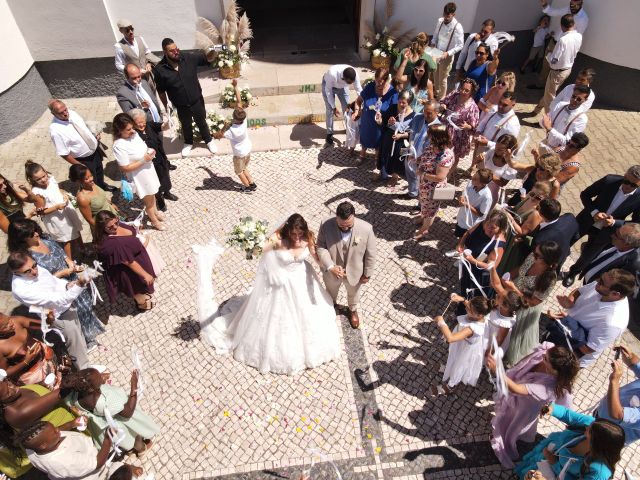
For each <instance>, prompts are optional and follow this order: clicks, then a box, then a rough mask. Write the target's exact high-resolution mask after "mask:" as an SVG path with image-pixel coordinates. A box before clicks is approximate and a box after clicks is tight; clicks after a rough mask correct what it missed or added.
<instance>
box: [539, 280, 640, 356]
mask: <svg viewBox="0 0 640 480" xmlns="http://www.w3.org/2000/svg"><path fill="white" fill-rule="evenodd" d="M634 288H635V277H634V276H633V275H632V274H631V273H629V272H627V271H625V270H622V269H619V268H614V269H612V270H609V271H608V272H605V273H603V274H602V276H601V277H600V278H599V279H598V280H597V281H595V282H591V283H589V284H587V285H584V286H583V287H580V288H578V289H575V290H574V291H573V292H571V293H570V294H569V295H567V296H564V295H558V297H557V299H558V303H559V304H560V306H561V307H562V308H564V309H567V311H566V312H564V311H557V312H549V316H550V317H551V318H553V319H555V320H561V319H564V318H565V317H566V318H567V319H568V321H567V322H566V324H568V325H569V324H571V320H570V319H573V320H574V321H576V322H578V324H579V325H580V326H581V327H582V328H583V329H584V330H586V344H585V345H582V346H581V347H579V348H578V349H577V350H576V354H577V355H578V356H580V367H581V368H585V367H588V366H589V365H591V364H592V363H593V362H595V361H596V359H597V358H598V357H599V356H600V354H601V353H602V352H603V351H604V350H606V349H607V348H608V347H609V346H611V345H612V344H613V343H614V342H615V341H616V339H617V338H618V337H619V336H620V335H622V333H623V332H624V330H625V329H626V328H627V324H628V323H629V302H628V300H627V297H628V296H629V295H631V294H632V293H633V289H634ZM563 323H564V322H563Z"/></svg>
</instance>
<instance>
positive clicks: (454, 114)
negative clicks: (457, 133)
mask: <svg viewBox="0 0 640 480" xmlns="http://www.w3.org/2000/svg"><path fill="white" fill-rule="evenodd" d="M459 116H460V114H459V113H458V112H451V113H450V114H449V115H447V122H448V123H449V125H451V126H452V127H453V129H454V130H462V127H459V126H458V125H456V124H455V123H454V122H453V121H454V120H455V119H456V118H458V117H459Z"/></svg>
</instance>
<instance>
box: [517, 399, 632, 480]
mask: <svg viewBox="0 0 640 480" xmlns="http://www.w3.org/2000/svg"><path fill="white" fill-rule="evenodd" d="M548 409H549V412H548V413H549V414H550V415H551V416H553V417H555V418H557V419H558V420H560V421H561V422H563V423H565V424H566V425H567V426H568V427H569V428H568V429H567V430H564V431H562V432H553V433H552V434H551V435H549V436H548V437H547V438H546V439H544V440H542V441H541V442H540V443H538V444H537V445H536V446H535V447H534V448H533V450H531V451H530V452H529V453H527V454H526V455H525V456H524V457H522V461H521V462H520V463H518V464H517V465H516V473H517V475H518V478H520V479H521V480H529V479H535V478H542V477H543V476H544V477H545V478H559V479H563V480H578V479H580V480H608V479H609V478H612V477H613V473H614V472H615V469H616V464H617V463H618V461H620V452H621V451H622V447H624V430H623V429H622V427H620V426H619V425H616V424H615V423H613V422H612V421H610V420H605V419H603V418H598V419H597V420H596V419H595V418H594V417H592V416H590V415H583V414H581V413H578V412H574V411H573V410H570V409H568V408H566V407H563V406H562V405H557V404H555V403H552V404H550V405H549V407H548ZM551 472H553V475H554V476H551ZM545 473H546V475H545Z"/></svg>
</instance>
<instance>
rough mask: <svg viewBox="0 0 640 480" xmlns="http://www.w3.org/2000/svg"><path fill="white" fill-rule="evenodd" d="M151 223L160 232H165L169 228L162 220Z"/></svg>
mask: <svg viewBox="0 0 640 480" xmlns="http://www.w3.org/2000/svg"><path fill="white" fill-rule="evenodd" d="M151 225H152V226H153V228H155V229H156V230H158V231H160V232H164V231H165V230H166V229H167V226H166V225H165V224H164V223H162V222H158V223H152V224H151Z"/></svg>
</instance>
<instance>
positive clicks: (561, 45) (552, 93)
mask: <svg viewBox="0 0 640 480" xmlns="http://www.w3.org/2000/svg"><path fill="white" fill-rule="evenodd" d="M560 26H561V27H562V32H563V33H562V35H560V38H559V40H558V43H556V45H555V47H554V48H553V51H552V52H550V53H548V54H547V56H546V59H547V62H549V67H550V69H549V74H548V76H547V80H546V83H545V86H544V94H543V95H542V98H541V99H540V101H539V102H538V105H536V107H535V108H534V109H533V110H532V111H531V112H530V113H529V114H528V116H530V117H534V116H536V115H538V114H539V113H540V112H541V111H542V109H543V108H544V111H545V112H547V113H548V112H549V106H550V105H551V102H552V101H553V99H554V98H555V97H556V92H557V91H558V88H559V87H560V85H562V84H563V83H564V81H565V80H566V79H567V78H568V77H569V75H570V74H571V68H572V67H573V62H575V60H576V56H577V55H578V52H579V51H580V47H581V46H582V34H580V33H578V31H577V30H576V29H575V20H574V19H573V15H571V14H567V15H564V16H563V17H562V19H561V20H560Z"/></svg>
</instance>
